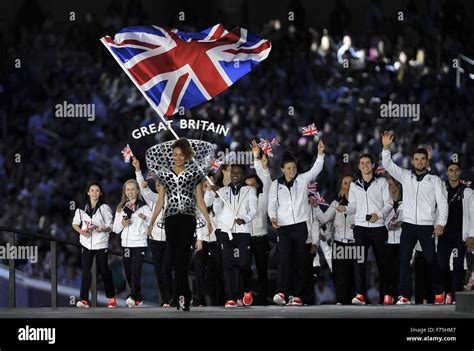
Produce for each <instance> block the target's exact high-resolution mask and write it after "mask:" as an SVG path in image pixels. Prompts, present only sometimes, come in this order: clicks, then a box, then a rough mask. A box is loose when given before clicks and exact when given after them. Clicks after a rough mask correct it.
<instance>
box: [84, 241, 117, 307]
mask: <svg viewBox="0 0 474 351" xmlns="http://www.w3.org/2000/svg"><path fill="white" fill-rule="evenodd" d="M94 256H95V260H96V265H97V269H98V270H99V273H100V275H101V276H102V280H103V281H104V287H105V295H106V296H107V297H108V298H111V297H114V296H115V288H114V282H113V279H112V271H111V270H110V269H109V262H108V256H107V249H102V250H88V249H87V248H85V247H82V251H81V266H82V280H81V295H80V299H81V300H89V290H90V287H91V282H92V272H91V268H92V262H93V260H94Z"/></svg>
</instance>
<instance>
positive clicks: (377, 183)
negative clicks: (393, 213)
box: [345, 177, 393, 228]
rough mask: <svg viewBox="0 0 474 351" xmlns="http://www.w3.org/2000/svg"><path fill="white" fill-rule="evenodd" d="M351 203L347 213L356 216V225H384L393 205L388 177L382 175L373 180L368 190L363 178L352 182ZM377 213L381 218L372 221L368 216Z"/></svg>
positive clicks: (368, 226)
mask: <svg viewBox="0 0 474 351" xmlns="http://www.w3.org/2000/svg"><path fill="white" fill-rule="evenodd" d="M348 201H349V204H348V205H347V207H346V212H345V213H346V214H347V215H352V214H355V216H354V222H355V225H358V226H361V227H367V228H377V227H383V226H384V223H385V218H386V217H387V216H388V214H389V213H390V210H391V208H392V207H393V200H392V197H391V196H390V192H389V189H388V182H387V179H385V178H383V177H380V178H374V179H372V180H371V182H370V184H369V187H368V188H367V191H365V189H364V182H363V180H362V179H357V180H356V181H355V182H352V183H351V186H350V188H349V198H348ZM372 213H376V214H377V215H378V217H379V219H378V220H377V221H376V222H375V223H370V222H369V221H368V220H367V219H366V216H367V215H370V214H372Z"/></svg>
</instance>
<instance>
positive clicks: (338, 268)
mask: <svg viewBox="0 0 474 351" xmlns="http://www.w3.org/2000/svg"><path fill="white" fill-rule="evenodd" d="M346 247H349V248H353V247H354V244H351V243H342V242H340V241H336V240H335V241H334V244H333V250H335V253H333V258H332V273H333V277H334V285H335V288H336V302H338V303H340V304H343V305H350V304H351V303H352V298H353V297H354V296H355V265H356V260H355V259H354V258H353V257H343V258H340V257H338V256H337V255H336V253H337V252H338V251H337V250H346Z"/></svg>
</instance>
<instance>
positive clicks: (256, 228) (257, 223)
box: [250, 159, 272, 236]
mask: <svg viewBox="0 0 474 351" xmlns="http://www.w3.org/2000/svg"><path fill="white" fill-rule="evenodd" d="M253 164H254V166H255V172H256V173H257V176H258V177H259V178H260V180H261V181H262V183H263V189H262V192H261V193H260V194H259V195H258V201H257V215H256V216H255V218H254V220H253V221H252V232H251V233H250V234H251V235H252V236H263V235H267V234H268V193H269V192H270V186H271V185H272V177H271V176H270V171H269V170H268V168H267V169H264V168H263V167H262V161H260V160H257V159H256V160H255V161H254V163H253Z"/></svg>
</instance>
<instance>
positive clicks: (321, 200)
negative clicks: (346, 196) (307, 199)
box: [312, 191, 329, 206]
mask: <svg viewBox="0 0 474 351" xmlns="http://www.w3.org/2000/svg"><path fill="white" fill-rule="evenodd" d="M312 197H313V198H314V199H315V200H316V203H317V204H318V205H323V206H329V204H328V203H327V202H326V200H325V199H324V197H322V196H321V194H320V193H319V191H317V192H316V193H315V194H314V195H313V196H312Z"/></svg>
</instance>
